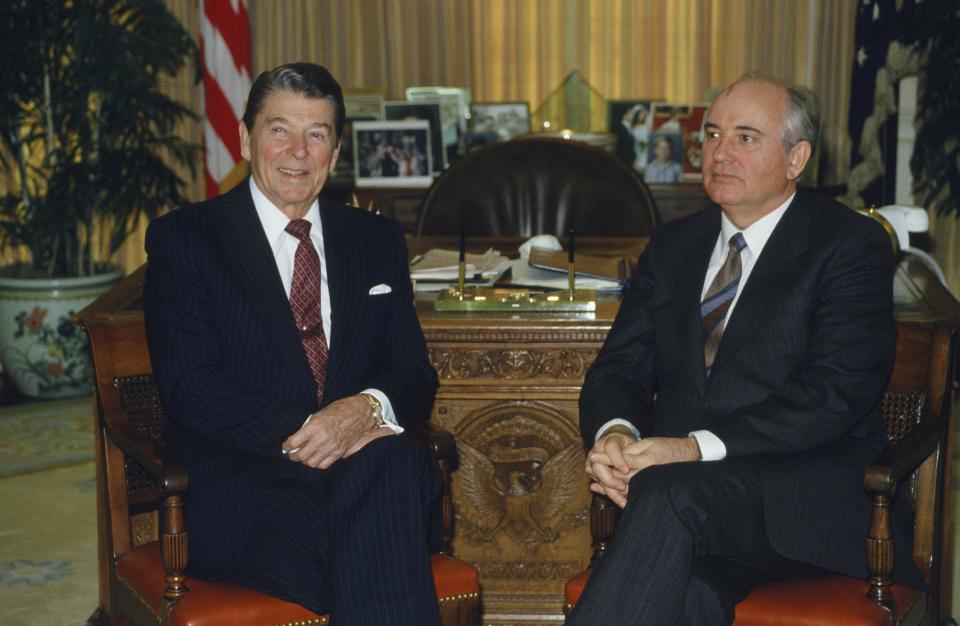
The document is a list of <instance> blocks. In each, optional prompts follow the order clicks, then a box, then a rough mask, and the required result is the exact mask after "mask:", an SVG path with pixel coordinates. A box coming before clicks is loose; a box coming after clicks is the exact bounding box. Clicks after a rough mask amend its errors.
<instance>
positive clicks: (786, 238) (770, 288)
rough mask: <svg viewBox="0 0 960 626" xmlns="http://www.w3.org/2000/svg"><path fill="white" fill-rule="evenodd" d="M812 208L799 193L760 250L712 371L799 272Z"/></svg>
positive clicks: (740, 343)
mask: <svg viewBox="0 0 960 626" xmlns="http://www.w3.org/2000/svg"><path fill="white" fill-rule="evenodd" d="M812 213H813V207H810V206H807V203H806V202H804V201H803V200H802V198H801V195H800V192H798V193H797V196H796V197H795V198H794V201H793V202H792V203H791V205H790V207H788V208H787V211H786V212H785V213H784V214H783V217H782V218H781V219H780V223H779V224H777V226H776V228H774V230H773V233H772V234H771V235H770V239H768V240H767V243H766V245H765V246H764V247H763V252H762V253H761V254H760V258H759V259H757V261H756V264H755V265H754V267H753V271H752V272H751V273H750V277H749V278H748V279H747V284H746V285H745V286H744V288H743V291H742V292H741V294H740V299H739V300H737V304H736V306H735V307H734V309H733V313H732V314H731V315H730V319H729V324H727V327H726V329H725V330H724V332H723V337H722V338H721V340H720V346H719V348H718V349H717V357H716V359H715V360H714V363H713V371H717V370H718V369H720V368H722V367H723V365H724V364H725V363H726V362H727V361H729V360H730V357H731V356H733V355H734V354H735V353H736V352H737V350H739V349H740V348H741V347H743V346H744V345H745V344H746V342H747V341H748V340H749V338H750V335H751V334H752V333H753V332H754V330H755V329H756V328H758V327H759V325H760V324H762V323H763V321H764V315H763V311H764V308H765V307H766V305H767V303H768V302H769V301H770V300H771V299H772V298H774V297H775V296H776V295H777V294H778V293H779V292H780V291H781V290H782V289H783V287H784V286H785V285H787V284H788V282H789V281H790V278H791V276H793V275H794V274H795V273H796V272H797V271H798V270H799V268H800V266H801V264H800V263H797V258H798V257H799V256H801V255H802V254H803V253H804V252H806V250H807V248H808V247H809V243H810V241H809V238H810V227H811V220H812Z"/></svg>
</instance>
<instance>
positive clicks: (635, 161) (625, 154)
mask: <svg viewBox="0 0 960 626" xmlns="http://www.w3.org/2000/svg"><path fill="white" fill-rule="evenodd" d="M652 127H653V101H652V100H611V101H610V102H609V103H608V104H607V130H609V131H610V133H611V134H612V135H614V136H615V137H616V144H615V145H614V152H615V153H616V155H617V157H619V159H620V160H621V161H623V162H624V163H626V164H627V165H629V166H630V167H631V168H632V169H633V171H635V172H637V173H638V174H640V175H641V176H642V175H643V170H644V168H646V166H647V155H648V154H649V147H650V132H651V128H652Z"/></svg>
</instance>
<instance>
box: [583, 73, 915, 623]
mask: <svg viewBox="0 0 960 626" xmlns="http://www.w3.org/2000/svg"><path fill="white" fill-rule="evenodd" d="M818 125H819V122H818V112H817V109H816V104H815V99H814V98H812V95H811V94H810V93H809V92H808V91H806V90H803V89H798V88H792V87H786V86H785V85H783V84H781V83H778V82H775V81H771V80H767V79H758V78H745V79H742V80H740V81H737V82H736V83H734V84H733V85H731V86H730V87H729V88H727V89H726V90H725V91H724V92H723V93H721V94H720V95H719V96H718V97H717V98H716V100H715V101H714V102H713V104H712V105H711V106H710V109H709V110H708V112H707V114H706V116H705V121H704V126H703V130H704V142H703V162H702V170H703V178H704V186H705V188H706V190H707V193H708V195H709V196H710V199H711V200H712V201H713V202H714V203H715V205H714V206H712V207H710V208H708V209H706V210H704V211H702V212H700V213H697V214H695V215H692V216H690V217H687V218H684V219H681V220H677V221H675V222H670V223H666V224H663V225H661V226H660V227H659V228H658V229H657V230H656V231H655V232H654V233H653V236H652V237H651V240H650V243H649V245H648V246H647V248H646V250H645V251H644V253H643V255H642V257H641V259H640V265H639V268H638V270H637V272H636V274H635V275H634V277H633V280H632V282H631V285H630V288H629V289H628V290H627V293H626V294H625V295H624V299H623V303H622V304H621V307H620V311H619V313H618V315H617V318H616V320H615V322H614V324H613V327H612V329H611V331H610V334H609V336H608V337H607V340H606V343H605V344H604V346H603V348H602V350H601V351H600V354H599V355H598V357H597V360H596V362H595V363H594V364H593V366H592V367H591V369H590V370H589V372H588V374H587V377H586V380H585V382H584V385H583V389H582V392H581V395H580V429H581V433H582V435H583V438H584V443H585V445H586V446H587V448H588V449H589V452H588V454H587V463H586V470H587V474H588V475H589V476H590V478H591V480H592V484H591V489H592V490H593V491H595V492H597V493H601V494H605V495H607V496H609V497H610V498H611V499H612V500H613V501H614V502H615V503H616V504H617V505H619V506H620V507H622V508H623V509H624V510H623V514H622V516H621V519H620V521H619V523H618V526H617V530H616V534H615V536H614V540H613V542H612V545H611V546H610V549H609V550H608V552H607V554H606V555H605V556H604V558H603V559H602V560H601V561H600V563H599V565H598V567H597V568H596V569H595V571H594V572H593V573H592V575H591V577H590V581H589V584H588V585H587V588H586V589H585V591H584V594H583V596H582V597H581V598H580V601H579V602H578V604H577V607H576V609H575V610H574V611H573V613H572V614H571V616H570V618H569V619H568V622H567V623H568V624H572V625H575V626H580V625H585V624H589V625H591V626H595V625H601V624H602V625H617V626H627V625H641V624H642V625H650V626H654V625H655V626H667V625H673V624H689V625H696V626H709V625H713V624H729V623H731V622H732V621H733V617H734V607H735V605H736V603H737V602H738V601H739V600H741V599H743V598H744V597H745V596H746V594H747V592H748V591H749V589H750V588H751V587H752V586H755V585H756V584H758V583H759V582H761V581H763V580H770V579H780V578H791V577H801V576H808V575H811V574H819V573H822V572H823V570H830V571H835V572H842V573H844V574H847V575H851V576H858V577H864V576H865V575H866V555H865V550H864V542H865V539H866V537H867V532H868V527H869V526H868V525H869V499H868V497H867V495H866V493H865V491H864V488H863V476H864V470H865V468H866V466H867V465H868V464H869V463H870V462H871V461H872V460H873V459H874V458H875V457H876V455H877V454H878V453H879V451H880V450H881V449H882V447H883V445H884V431H883V423H882V420H881V418H880V414H879V407H878V400H879V398H880V394H881V392H882V390H883V386H884V383H885V382H886V378H887V376H888V374H889V372H890V368H891V365H892V360H893V354H894V333H895V326H894V319H893V297H892V282H893V281H892V265H893V259H892V258H891V254H890V242H889V240H888V238H887V236H886V234H885V233H884V231H883V230H882V229H881V228H880V226H879V225H878V224H876V223H875V222H873V221H871V220H870V219H868V218H866V217H863V216H861V215H858V214H857V213H855V212H854V211H851V210H850V209H848V208H847V207H844V206H842V205H839V204H838V203H836V202H834V201H832V200H830V199H828V198H824V197H819V196H816V195H814V194H812V193H808V192H806V191H798V190H797V178H798V177H799V176H800V174H801V172H802V171H803V168H804V167H805V166H806V164H807V162H808V159H809V158H810V154H811V152H812V150H813V143H814V141H815V140H816V136H817V131H818ZM900 513H903V511H901V512H900ZM907 527H908V526H907ZM896 545H897V546H898V547H899V546H904V545H909V544H908V543H907V542H899V541H898V542H897V544H896ZM897 557H898V559H897V561H896V562H897V568H898V570H897V575H898V576H900V577H901V578H902V579H910V577H911V576H912V575H915V572H913V571H912V564H911V559H910V557H909V553H908V552H906V551H905V552H904V553H903V554H898V555H897Z"/></svg>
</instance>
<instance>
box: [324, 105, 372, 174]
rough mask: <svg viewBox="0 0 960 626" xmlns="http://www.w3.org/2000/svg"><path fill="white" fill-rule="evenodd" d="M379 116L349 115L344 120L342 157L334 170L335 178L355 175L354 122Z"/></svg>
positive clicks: (365, 120)
mask: <svg viewBox="0 0 960 626" xmlns="http://www.w3.org/2000/svg"><path fill="white" fill-rule="evenodd" d="M379 119H380V118H379V117H369V116H359V117H350V116H347V117H345V118H344V120H343V135H342V136H341V137H340V158H339V159H338V160H337V167H336V168H335V169H334V170H333V174H332V175H333V178H336V179H337V180H340V179H349V178H350V177H352V176H353V124H354V122H374V121H377V120H379Z"/></svg>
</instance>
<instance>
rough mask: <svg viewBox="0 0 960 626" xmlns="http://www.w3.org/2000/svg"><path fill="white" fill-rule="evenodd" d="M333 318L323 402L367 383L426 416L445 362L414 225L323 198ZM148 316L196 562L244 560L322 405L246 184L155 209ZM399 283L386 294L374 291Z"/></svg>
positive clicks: (419, 419)
mask: <svg viewBox="0 0 960 626" xmlns="http://www.w3.org/2000/svg"><path fill="white" fill-rule="evenodd" d="M320 219H321V223H322V225H323V239H324V249H325V253H326V269H327V274H328V283H329V288H330V301H331V309H332V322H331V326H332V328H331V332H330V335H331V336H330V346H331V349H330V360H329V365H328V369H327V378H326V388H325V397H324V404H328V403H330V402H332V401H334V400H337V399H339V398H343V397H346V396H349V395H352V394H355V393H358V392H360V391H362V390H363V389H365V388H368V387H374V388H377V389H380V390H382V391H383V392H384V393H386V395H387V397H389V398H390V402H391V404H392V405H393V408H394V410H395V412H396V415H397V419H398V421H399V423H400V425H402V426H405V427H409V426H416V425H418V424H423V423H424V422H425V421H426V419H427V417H428V415H429V413H430V407H431V404H432V402H433V396H434V392H435V390H436V385H437V379H436V373H435V372H434V370H433V368H432V367H431V366H430V363H429V361H428V359H427V353H426V345H425V342H424V338H423V334H422V332H421V330H420V326H419V322H418V320H417V317H416V312H415V310H414V307H413V295H412V293H411V285H410V280H409V275H408V270H407V251H406V244H405V242H404V238H403V233H402V232H401V230H400V228H399V227H398V225H397V224H396V223H395V222H394V221H392V220H389V219H387V218H384V217H380V216H377V215H373V214H369V213H365V212H361V211H357V210H355V209H352V208H350V207H347V206H345V205H340V204H335V203H332V202H329V201H326V200H324V199H322V198H321V200H320ZM146 248H147V253H148V266H147V277H146V286H145V290H144V315H145V320H146V327H147V339H148V343H149V348H150V357H151V360H152V363H153V368H154V376H155V378H156V382H157V387H158V390H159V392H160V397H161V400H162V402H163V405H164V409H165V411H166V415H167V421H166V437H167V441H168V444H169V446H170V448H171V449H172V451H173V453H174V455H175V456H176V457H177V458H178V460H179V461H180V462H182V463H183V464H184V465H185V466H186V468H187V470H188V472H189V474H190V491H189V493H188V496H187V503H186V517H187V521H188V528H189V529H190V535H191V542H190V558H191V568H192V571H193V572H194V573H195V574H198V575H201V576H205V577H209V578H217V577H221V576H223V575H225V574H226V572H227V571H228V570H229V568H230V567H231V566H232V564H233V563H234V562H235V560H236V558H237V556H238V554H239V550H240V548H241V546H242V543H243V541H244V538H245V537H246V534H247V531H248V529H249V524H250V521H251V516H252V514H253V512H254V510H255V509H256V507H257V506H258V503H260V500H261V497H262V494H263V489H264V486H265V485H266V484H267V483H268V482H269V481H270V480H272V479H273V478H275V477H276V476H277V474H278V472H279V470H280V468H282V467H284V466H285V465H286V466H289V461H287V460H285V458H284V457H283V456H282V454H281V443H282V442H283V441H284V440H285V439H286V438H287V437H288V436H289V435H290V434H292V433H293V432H295V431H296V430H297V429H299V428H300V426H301V425H302V424H303V421H304V419H306V417H307V415H309V414H310V413H312V412H314V411H316V410H317V409H318V406H317V400H316V383H315V381H314V379H313V376H312V374H311V372H310V367H309V364H308V362H307V359H306V355H305V353H304V351H303V347H302V344H301V343H300V338H299V336H298V334H297V331H296V326H295V324H294V319H293V315H292V313H291V310H290V304H289V301H288V299H287V296H286V294H285V292H284V289H283V286H282V283H281V281H280V275H279V273H278V271H277V266H276V261H275V260H274V257H273V252H272V250H271V249H270V246H269V243H268V242H267V238H266V236H265V234H264V232H263V228H262V226H261V224H260V221H259V219H258V217H257V214H256V209H255V208H254V205H253V200H252V197H251V195H250V189H249V184H248V183H241V184H239V185H237V186H236V187H235V188H234V189H233V190H231V191H230V192H228V193H226V194H224V195H222V196H220V197H219V198H216V199H213V200H210V201H207V202H202V203H199V204H195V205H191V206H186V207H183V208H181V209H178V210H176V211H173V212H171V213H169V214H168V215H165V216H164V217H161V218H159V219H156V220H154V221H153V222H152V223H151V225H150V228H149V229H148V231H147V242H146ZM381 283H382V284H387V285H389V286H390V287H391V289H392V291H391V293H388V294H381V295H370V294H369V290H370V288H371V287H373V286H374V285H379V284H381Z"/></svg>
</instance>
